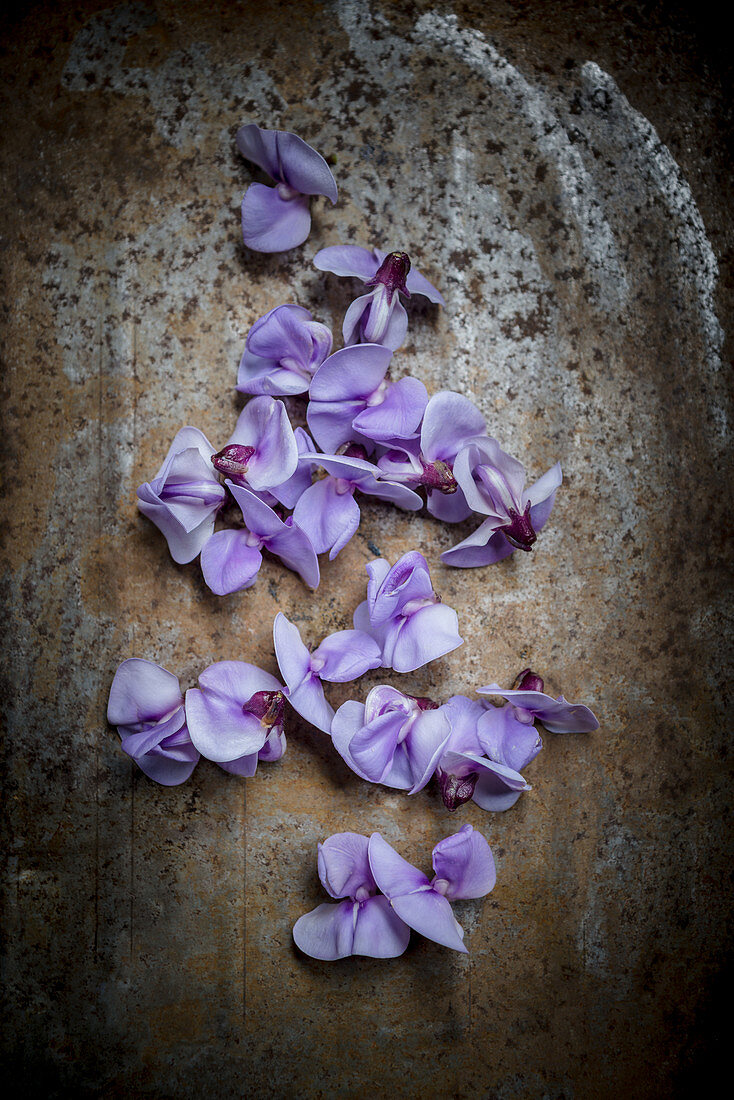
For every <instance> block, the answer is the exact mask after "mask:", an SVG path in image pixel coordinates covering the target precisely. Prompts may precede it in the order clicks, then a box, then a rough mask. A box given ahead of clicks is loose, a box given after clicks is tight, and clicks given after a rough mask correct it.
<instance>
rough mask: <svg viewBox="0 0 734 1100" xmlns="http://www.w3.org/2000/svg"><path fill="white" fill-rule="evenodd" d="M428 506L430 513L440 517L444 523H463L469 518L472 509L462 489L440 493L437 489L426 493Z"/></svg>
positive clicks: (437, 517) (436, 517)
mask: <svg viewBox="0 0 734 1100" xmlns="http://www.w3.org/2000/svg"><path fill="white" fill-rule="evenodd" d="M426 507H427V509H428V513H429V515H432V516H433V517H434V518H435V519H440V520H441V522H442V523H463V521H464V520H465V519H469V516H470V515H471V514H472V510H471V508H470V507H469V505H468V504H467V502H466V497H465V496H464V494H463V492H462V491H461V489H457V490H456V492H455V493H439V492H437V491H436V490H435V489H434V490H433V492H430V491H429V492H428V493H427V494H426Z"/></svg>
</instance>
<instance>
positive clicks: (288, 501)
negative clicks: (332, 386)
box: [270, 428, 315, 526]
mask: <svg viewBox="0 0 734 1100" xmlns="http://www.w3.org/2000/svg"><path fill="white" fill-rule="evenodd" d="M293 435H294V437H295V440H296V446H297V448H298V465H297V466H296V472H295V473H294V474H293V475H292V476H291V477H289V478H288V480H287V481H284V482H283V484H282V485H274V486H273V487H272V489H271V490H270V491H271V493H272V494H273V496H274V497H275V498H276V500H278V501H279V502H280V503H281V504H283V505H284V506H285V507H286V508H295V506H296V504H297V503H298V501H299V499H300V498H301V496H302V495H303V493H305V491H306V489H308V487H309V486H310V484H311V462H310V461H309V460H304V458H303V456H304V454H306V453H309V452H312V451H313V450H314V449H315V444H314V441H313V440H312V439H311V436H310V435H309V434H308V432H306V431H304V429H303V428H294V430H293ZM299 526H300V524H299Z"/></svg>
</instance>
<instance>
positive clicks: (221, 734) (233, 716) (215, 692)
mask: <svg viewBox="0 0 734 1100" xmlns="http://www.w3.org/2000/svg"><path fill="white" fill-rule="evenodd" d="M283 700H284V696H283V687H282V685H281V684H279V683H278V681H277V680H276V679H275V677H274V676H271V675H270V674H269V673H267V672H263V670H262V669H260V668H257V666H256V665H248V664H246V663H245V662H244V661H218V662H217V663H216V664H213V665H210V666H209V668H206V669H204V671H203V672H202V673H201V675H200V676H199V687H198V688H189V690H188V691H187V692H186V716H187V718H188V724H189V732H190V734H191V740H192V742H193V744H194V745H195V747H196V748H197V749H198V750H199V752H200V753H201V755H202V756H205V757H206V758H207V760H214V761H215V762H216V763H217V764H219V766H220V768H224V770H225V771H227V772H232V774H233V775H242V776H248V777H249V776H252V775H254V774H255V772H256V770H257V765H258V761H259V760H267V761H273V760H279V759H280V757H281V756H282V755H283V753H284V752H285V734H284V732H283V711H284V702H283Z"/></svg>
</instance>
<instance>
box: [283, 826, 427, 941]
mask: <svg viewBox="0 0 734 1100" xmlns="http://www.w3.org/2000/svg"><path fill="white" fill-rule="evenodd" d="M368 845H369V842H368V840H367V837H366V836H360V834H359V833H335V834H334V835H333V836H330V837H329V838H328V839H327V840H325V841H324V843H323V844H319V878H320V879H321V882H322V883H323V886H324V889H325V890H326V891H327V893H329V894H330V895H331V897H332V898H348V899H349V900H348V901H342V902H341V903H340V904H339V905H332V904H330V903H329V902H325V903H324V904H323V905H319V906H318V907H317V908H316V909H314V910H313V911H312V912H311V913H306V914H305V916H303V917H299V919H298V920H297V921H296V923H295V925H294V927H293V939H294V940H295V942H296V946H297V947H299V948H300V949H301V951H303V952H304V954H306V955H310V956H311V957H312V958H314V959H324V960H333V959H344V958H346V957H347V956H348V955H367V956H369V957H370V958H373V959H394V958H397V956H398V955H402V953H403V951H405V948H406V947H407V946H408V941H409V939H410V929H409V928H408V926H407V924H404V923H403V921H401V920H400V918H399V917H398V916H397V914H396V913H395V912H394V910H393V909H392V908H391V907H390V902H389V901H388V900H387V898H386V897H382V896H381V895H378V894H377V886H376V885H375V880H374V878H373V876H372V872H371V870H370V864H369V858H368Z"/></svg>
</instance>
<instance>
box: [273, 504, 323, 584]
mask: <svg viewBox="0 0 734 1100" xmlns="http://www.w3.org/2000/svg"><path fill="white" fill-rule="evenodd" d="M266 546H267V548H268V550H269V551H270V552H271V554H277V556H278V557H279V558H280V560H281V561H282V562H283V565H287V566H288V568H289V569H292V570H293V572H294V573H298V576H299V577H300V578H301V580H302V581H303V583H304V584H306V585H308V587H309V588H318V586H319V580H320V574H319V560H318V558H317V557H316V551H315V550H314V548H313V546H312V545H311V540H310V539H309V537H308V535H307V534H306V532H305V531H302V530H301V528H300V527H299V526H298V524H297V523H294V522H293V518H292V517H289V518H288V519H287V520H286V522H285V523H284V524H283V528H282V530H281V531H278V532H277V533H276V534H275V535H271V537H270V538H268V539H266Z"/></svg>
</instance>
